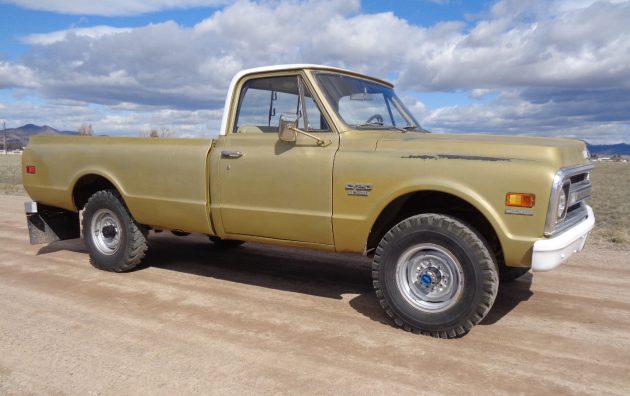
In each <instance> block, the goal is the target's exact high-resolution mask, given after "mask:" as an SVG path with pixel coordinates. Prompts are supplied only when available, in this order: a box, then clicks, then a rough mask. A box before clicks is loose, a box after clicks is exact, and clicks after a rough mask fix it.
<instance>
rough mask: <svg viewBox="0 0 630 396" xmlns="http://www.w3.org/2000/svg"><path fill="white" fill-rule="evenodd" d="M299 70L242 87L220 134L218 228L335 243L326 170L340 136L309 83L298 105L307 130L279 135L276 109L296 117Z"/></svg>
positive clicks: (233, 232) (231, 233) (329, 170)
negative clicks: (287, 137) (287, 138)
mask: <svg viewBox="0 0 630 396" xmlns="http://www.w3.org/2000/svg"><path fill="white" fill-rule="evenodd" d="M298 78H302V77H301V76H299V75H298V74H294V75H289V76H287V75H282V76H272V77H260V78H252V79H249V80H247V81H246V82H244V83H243V84H241V85H240V94H239V98H238V103H239V105H238V110H237V113H236V116H235V120H234V122H233V126H232V128H231V130H229V131H228V133H227V135H226V137H225V139H220V140H221V141H222V143H220V144H219V145H218V146H217V147H216V150H220V152H221V158H220V159H219V162H218V163H219V172H218V176H219V190H220V191H219V206H220V214H221V222H222V226H223V229H224V232H225V233H226V234H228V235H229V236H230V237H232V238H238V236H239V235H248V236H256V237H264V238H273V239H282V240H291V241H299V242H308V243H315V244H323V245H333V232H332V170H333V161H334V157H335V153H336V151H337V149H338V147H339V135H338V134H337V133H336V132H334V131H333V130H332V129H331V128H330V127H329V125H330V123H329V121H327V120H326V118H325V116H324V114H322V113H321V111H320V107H319V106H318V105H317V103H316V101H315V99H314V98H313V96H312V95H311V94H310V93H309V92H310V91H309V90H308V88H307V89H306V90H305V92H304V95H303V96H304V101H305V102H304V103H305V104H306V112H307V115H308V117H307V119H308V123H309V125H308V128H306V129H308V131H309V133H312V134H316V135H317V136H318V137H319V138H321V139H324V140H326V141H327V142H329V144H328V145H326V146H325V147H322V146H320V145H318V144H317V141H316V140H314V139H312V138H309V137H307V136H304V135H301V134H298V136H297V140H296V141H295V142H292V143H285V142H282V141H279V140H278V121H279V118H280V115H281V114H282V113H292V114H297V115H298V116H299V117H300V122H301V125H299V127H300V128H305V126H304V125H303V124H304V122H303V120H304V117H303V115H302V114H301V111H300V109H301V103H300V94H299V90H298Z"/></svg>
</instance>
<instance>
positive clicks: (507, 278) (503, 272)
mask: <svg viewBox="0 0 630 396" xmlns="http://www.w3.org/2000/svg"><path fill="white" fill-rule="evenodd" d="M528 272H529V268H526V267H501V268H500V270H499V278H500V279H501V282H513V281H515V280H516V279H518V278H520V277H521V276H523V275H525V274H526V273H528Z"/></svg>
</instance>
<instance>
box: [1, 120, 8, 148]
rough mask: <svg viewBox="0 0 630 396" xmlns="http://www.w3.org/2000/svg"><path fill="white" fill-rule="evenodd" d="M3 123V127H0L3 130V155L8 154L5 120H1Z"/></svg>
mask: <svg viewBox="0 0 630 396" xmlns="http://www.w3.org/2000/svg"><path fill="white" fill-rule="evenodd" d="M2 123H3V124H4V127H3V128H2V130H3V131H4V155H7V154H9V152H8V151H7V122H6V121H3V122H2Z"/></svg>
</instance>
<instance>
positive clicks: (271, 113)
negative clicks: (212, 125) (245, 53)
mask: <svg viewBox="0 0 630 396" xmlns="http://www.w3.org/2000/svg"><path fill="white" fill-rule="evenodd" d="M305 96H306V100H305V102H306V112H307V119H308V123H309V130H310V131H313V132H318V131H319V132H321V131H328V130H329V128H328V125H327V124H326V121H325V120H324V118H323V117H322V115H321V112H320V110H319V108H318V107H317V104H316V103H315V101H314V100H313V98H312V97H311V95H310V93H309V92H308V90H305ZM282 113H292V114H297V115H299V116H301V105H300V96H299V90H298V80H297V77H296V76H287V77H266V78H259V79H253V80H249V81H247V82H246V83H245V85H243V88H242V90H241V95H240V103H239V107H238V113H237V116H236V122H235V126H234V130H233V132H236V133H275V132H277V131H278V125H279V120H280V115H281V114H282ZM299 128H304V117H300V121H299Z"/></svg>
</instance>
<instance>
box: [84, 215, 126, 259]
mask: <svg viewBox="0 0 630 396" xmlns="http://www.w3.org/2000/svg"><path fill="white" fill-rule="evenodd" d="M90 225H91V227H90V229H91V230H92V240H93V241H94V245H95V246H96V248H97V249H98V250H99V251H100V252H101V253H103V254H106V255H112V254H114V253H116V252H117V251H118V248H120V242H121V241H120V237H121V235H120V234H121V229H122V227H121V225H120V221H119V220H118V218H117V217H116V215H114V213H113V212H112V211H110V210H109V209H99V210H97V211H96V213H94V216H92V222H91V224H90Z"/></svg>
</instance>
